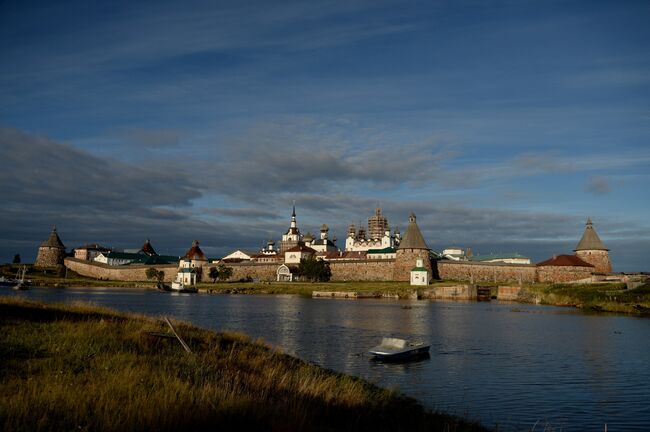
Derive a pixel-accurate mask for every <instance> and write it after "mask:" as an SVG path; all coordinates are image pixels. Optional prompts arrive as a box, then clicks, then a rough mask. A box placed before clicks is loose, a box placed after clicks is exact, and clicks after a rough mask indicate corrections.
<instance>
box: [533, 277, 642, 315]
mask: <svg viewBox="0 0 650 432" xmlns="http://www.w3.org/2000/svg"><path fill="white" fill-rule="evenodd" d="M522 300H523V301H529V302H534V303H541V304H548V305H555V306H574V307H578V308H582V309H589V310H593V311H603V312H617V313H626V314H634V315H644V316H645V315H650V284H648V283H646V284H644V285H641V286H639V287H637V288H634V289H626V287H625V284H611V283H610V284H552V285H551V284H535V285H527V286H525V287H524V290H523V291H522Z"/></svg>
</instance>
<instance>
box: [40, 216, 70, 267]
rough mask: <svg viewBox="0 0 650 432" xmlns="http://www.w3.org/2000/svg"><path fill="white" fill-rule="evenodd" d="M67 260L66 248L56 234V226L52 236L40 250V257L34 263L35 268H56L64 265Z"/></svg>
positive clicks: (53, 228)
mask: <svg viewBox="0 0 650 432" xmlns="http://www.w3.org/2000/svg"><path fill="white" fill-rule="evenodd" d="M64 260H65V246H64V245H63V242H62V241H61V239H60V238H59V234H58V233H57V232H56V226H54V227H52V232H51V233H50V236H49V237H48V238H47V240H45V241H44V242H43V243H41V245H40V246H39V248H38V255H37V256H36V261H35V262H34V266H35V267H55V266H57V265H59V264H63V261H64Z"/></svg>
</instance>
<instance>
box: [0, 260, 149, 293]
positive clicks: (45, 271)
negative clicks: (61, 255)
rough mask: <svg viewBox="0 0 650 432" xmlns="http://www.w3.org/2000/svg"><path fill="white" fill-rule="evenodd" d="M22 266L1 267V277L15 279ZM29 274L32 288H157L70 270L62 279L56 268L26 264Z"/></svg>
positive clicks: (147, 284) (143, 283)
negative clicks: (95, 277)
mask: <svg viewBox="0 0 650 432" xmlns="http://www.w3.org/2000/svg"><path fill="white" fill-rule="evenodd" d="M20 266H22V264H13V265H11V264H5V265H2V266H0V275H2V276H5V277H12V278H13V277H15V276H16V272H17V271H18V268H19V267H20ZM26 266H27V273H26V274H25V279H28V280H29V281H30V283H31V285H32V286H49V287H59V288H66V287H116V288H118V287H124V288H135V287H138V288H144V287H147V288H155V287H156V282H155V281H140V282H132V281H111V280H100V279H94V278H90V277H86V276H82V275H80V274H77V273H76V272H74V271H72V270H70V269H68V271H67V276H66V277H60V276H59V275H58V274H57V270H56V268H35V267H34V266H33V265H31V264H26Z"/></svg>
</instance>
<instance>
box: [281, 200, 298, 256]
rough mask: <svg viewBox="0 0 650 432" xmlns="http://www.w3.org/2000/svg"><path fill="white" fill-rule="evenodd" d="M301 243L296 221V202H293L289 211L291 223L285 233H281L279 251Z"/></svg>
mask: <svg viewBox="0 0 650 432" xmlns="http://www.w3.org/2000/svg"><path fill="white" fill-rule="evenodd" d="M299 244H302V234H300V230H299V229H298V223H297V222H296V203H295V202H294V203H293V209H292V211H291V224H290V225H289V230H288V231H287V233H286V234H283V235H282V241H281V242H280V253H282V252H284V251H286V250H287V249H291V248H292V247H294V246H298V245H299Z"/></svg>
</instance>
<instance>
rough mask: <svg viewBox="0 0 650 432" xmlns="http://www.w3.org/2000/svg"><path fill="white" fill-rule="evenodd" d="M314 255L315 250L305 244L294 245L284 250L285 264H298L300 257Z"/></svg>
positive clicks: (305, 257)
mask: <svg viewBox="0 0 650 432" xmlns="http://www.w3.org/2000/svg"><path fill="white" fill-rule="evenodd" d="M314 255H316V251H315V250H314V249H312V248H310V247H308V246H305V245H302V244H300V245H298V246H294V247H292V248H291V249H288V250H287V251H285V252H284V263H285V264H300V260H301V259H303V258H304V259H307V258H309V257H312V256H314Z"/></svg>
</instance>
